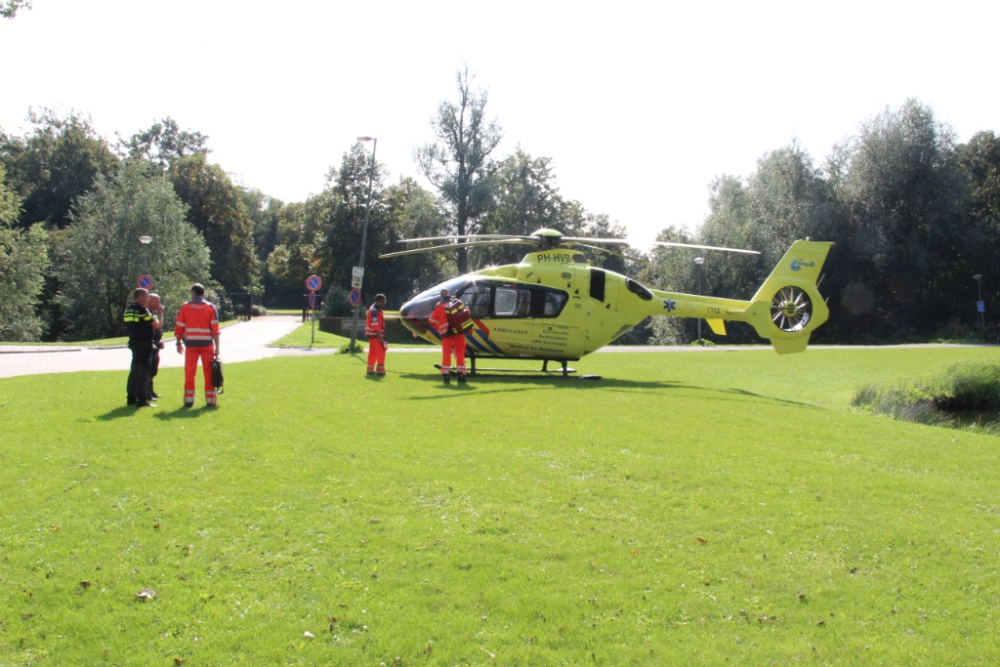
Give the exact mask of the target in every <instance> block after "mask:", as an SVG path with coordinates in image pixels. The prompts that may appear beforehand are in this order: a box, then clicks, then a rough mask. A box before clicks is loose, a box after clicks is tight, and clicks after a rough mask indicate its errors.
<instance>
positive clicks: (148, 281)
mask: <svg viewBox="0 0 1000 667" xmlns="http://www.w3.org/2000/svg"><path fill="white" fill-rule="evenodd" d="M136 282H137V284H138V285H139V287H141V288H142V289H149V288H150V287H152V286H153V279H152V278H150V277H149V276H148V275H146V274H143V275H141V276H139V280H138V281H136Z"/></svg>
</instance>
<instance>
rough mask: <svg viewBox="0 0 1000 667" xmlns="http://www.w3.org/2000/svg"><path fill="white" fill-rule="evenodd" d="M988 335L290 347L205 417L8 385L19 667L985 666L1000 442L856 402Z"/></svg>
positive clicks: (176, 380) (6, 628) (6, 478)
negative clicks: (783, 345) (468, 350)
mask: <svg viewBox="0 0 1000 667" xmlns="http://www.w3.org/2000/svg"><path fill="white" fill-rule="evenodd" d="M171 354H172V352H171ZM991 354H993V352H992V351H990V350H975V349H973V350H970V349H958V350H956V349H942V350H877V351H875V350H810V351H809V352H808V353H806V354H801V355H792V356H789V357H778V356H777V355H775V354H774V353H773V352H754V351H747V352H737V353H732V352H727V353H714V352H698V353H691V352H687V353H685V352H679V353H670V354H648V353H647V354H594V355H589V356H588V357H587V358H586V359H583V360H581V361H580V362H579V364H574V365H576V366H577V367H578V368H580V369H581V372H587V373H599V374H601V375H603V376H604V378H605V379H604V380H602V381H600V382H583V381H576V380H568V381H563V380H561V379H555V378H549V379H540V378H538V379H528V380H522V379H517V378H509V377H494V378H481V379H474V380H472V381H471V382H470V383H469V385H467V386H465V387H457V386H455V385H454V384H452V385H451V386H450V387H445V386H443V385H442V383H441V382H440V380H439V379H438V377H437V373H436V370H435V369H434V368H433V367H432V366H431V363H432V362H433V361H434V360H435V355H434V354H432V353H427V354H406V355H403V354H401V355H398V357H390V359H391V363H392V364H393V365H392V366H391V367H390V374H389V376H388V377H386V378H384V379H381V380H372V379H368V378H366V377H365V375H364V362H363V360H362V359H357V358H353V357H351V356H340V355H329V356H319V357H309V358H280V359H269V360H263V361H259V362H252V363H240V364H232V365H230V366H227V371H226V380H227V390H226V393H225V395H224V396H223V397H221V398H220V408H219V409H217V410H214V411H210V410H206V409H204V408H201V407H196V408H195V409H193V410H184V409H182V408H181V407H180V402H181V396H182V384H183V374H182V371H181V370H180V369H163V370H161V373H160V376H158V378H157V383H156V384H157V389H158V391H160V392H161V393H163V394H164V399H163V400H161V401H160V406H161V407H160V408H159V409H157V410H151V411H140V412H136V411H134V410H129V409H127V408H125V407H124V406H123V405H122V403H123V398H124V397H123V396H122V393H123V392H122V389H123V384H124V376H125V372H124V370H123V371H121V372H113V373H71V374H60V375H56V376H38V377H24V378H12V379H3V380H0V395H3V396H5V397H6V396H17V397H19V399H18V400H16V401H10V400H8V401H4V405H3V406H0V419H2V422H3V424H4V428H3V429H2V430H0V452H2V456H3V462H4V464H3V465H2V466H0V489H3V493H2V494H0V507H2V509H3V521H2V522H0V545H2V546H0V551H2V555H0V572H2V574H3V580H4V583H3V586H0V609H2V610H3V612H4V616H3V620H4V625H3V626H2V640H0V663H3V664H12V665H19V664H33V663H40V664H45V663H46V662H49V663H58V664H66V665H91V664H95V663H97V664H100V663H101V662H103V661H107V664H109V665H110V664H115V663H117V664H118V665H122V666H126V665H159V664H166V665H174V664H176V661H178V660H179V661H181V662H182V663H183V664H184V665H195V664H197V665H202V664H204V665H229V664H240V663H243V664H251V665H271V664H275V665H277V664H309V665H378V664H380V663H382V662H384V663H386V664H387V665H392V664H396V665H404V664H408V665H412V666H421V667H423V666H431V665H503V664H506V665H514V664H521V665H541V664H545V665H585V664H592V665H623V664H626V665H627V664H637V665H687V664H693V663H697V664H698V665H727V664H729V665H736V664H740V665H744V664H745V665H771V664H773V665H790V664H795V663H803V664H832V665H864V664H872V665H909V664H915V663H917V662H918V661H922V662H923V663H925V664H928V665H951V664H963V665H965V664H972V665H991V664H996V663H997V662H998V661H1000V645H998V643H997V641H996V631H997V626H998V622H997V619H996V592H997V590H998V577H997V573H996V569H995V568H994V567H992V565H991V563H992V555H993V554H994V553H996V551H997V549H998V548H1000V536H998V534H997V533H996V532H995V530H996V529H997V517H998V513H997V504H998V503H997V493H996V487H997V482H996V467H995V460H996V453H997V442H996V440H995V439H993V438H987V437H983V436H980V435H977V434H973V433H960V434H957V433H956V432H953V431H944V430H942V429H935V428H927V427H922V426H919V425H914V424H906V423H900V422H895V421H892V420H888V419H871V418H867V417H865V416H863V415H857V414H852V413H851V412H849V411H847V410H845V409H844V407H845V406H846V405H847V402H848V399H849V397H850V391H851V388H852V387H854V386H857V385H858V384H859V383H864V382H872V381H876V380H882V379H883V378H885V379H887V380H888V381H894V380H900V379H903V378H904V377H907V376H908V375H909V374H912V372H913V371H912V369H913V368H914V367H915V366H916V365H919V366H922V367H924V368H927V370H928V372H931V373H933V372H936V370H937V368H938V367H939V366H942V365H948V364H949V363H952V362H954V361H956V360H959V359H972V358H987V357H988V356H989V355H991ZM331 387H336V391H337V392H339V393H342V394H343V395H344V396H350V397H351V400H344V401H339V402H338V404H337V406H336V408H335V409H332V408H331V404H330V397H331V391H330V388H331ZM199 403H201V401H200V400H199ZM248 415H249V417H248ZM456 424H457V425H458V426H457V427H456V426H455V425H456ZM623 424H624V425H627V427H623ZM956 435H958V436H959V441H958V442H953V438H954V437H955V436H956ZM43 501H44V502H43ZM699 538H700V539H699ZM980 549H981V551H980ZM142 588H150V589H152V590H154V591H155V592H156V594H157V595H156V597H155V598H154V599H151V600H146V601H142V600H139V599H137V598H136V597H135V594H136V593H138V592H139V591H140V590H141V589H142ZM821 622H822V624H820V623H821ZM307 631H308V632H310V633H311V634H313V635H315V637H314V638H307V637H305V636H304V632H307ZM195 638H197V641H195ZM105 650H106V651H107V653H105ZM484 651H485V652H484ZM487 653H489V654H492V655H495V656H496V658H495V659H493V658H490V656H489V655H488V654H487ZM35 656H40V657H41V660H35ZM397 657H398V658H399V659H398V660H396V658H397Z"/></svg>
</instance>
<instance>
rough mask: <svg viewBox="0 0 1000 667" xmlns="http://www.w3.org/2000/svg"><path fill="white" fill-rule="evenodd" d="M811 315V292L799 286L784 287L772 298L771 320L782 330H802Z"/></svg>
mask: <svg viewBox="0 0 1000 667" xmlns="http://www.w3.org/2000/svg"><path fill="white" fill-rule="evenodd" d="M811 317H812V301H811V300H810V299H809V294H808V293H807V292H806V291H805V290H803V289H801V288H799V287H794V286H792V285H789V286H787V287H782V288H781V289H780V290H778V293H777V294H775V295H774V299H772V300H771V321H772V322H774V326H776V327H778V328H779V329H781V330H782V331H785V332H788V333H794V332H796V331H801V330H802V329H804V328H805V327H806V325H808V324H809V319H810V318H811Z"/></svg>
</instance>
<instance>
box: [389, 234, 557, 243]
mask: <svg viewBox="0 0 1000 667" xmlns="http://www.w3.org/2000/svg"><path fill="white" fill-rule="evenodd" d="M459 239H492V240H505V239H517V240H520V241H533V242H538V241H539V238H538V237H537V236H519V235H517V234H452V235H449V236H423V237H420V238H415V239H399V240H397V241H396V243H419V242H421V241H456V240H459Z"/></svg>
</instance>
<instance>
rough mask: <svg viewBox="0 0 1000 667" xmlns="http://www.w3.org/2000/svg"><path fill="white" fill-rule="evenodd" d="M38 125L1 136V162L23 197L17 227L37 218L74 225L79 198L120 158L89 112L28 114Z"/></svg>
mask: <svg viewBox="0 0 1000 667" xmlns="http://www.w3.org/2000/svg"><path fill="white" fill-rule="evenodd" d="M28 120H29V121H30V122H31V123H32V124H33V125H34V126H35V129H34V131H33V132H32V133H31V134H29V135H27V136H25V137H21V138H18V137H7V136H2V135H0V162H2V163H3V164H4V166H5V167H6V168H7V177H8V182H9V183H10V185H11V187H13V188H14V190H15V192H16V193H17V194H18V196H19V197H20V198H21V209H22V210H21V214H20V215H19V216H18V222H17V226H19V227H21V228H23V229H27V228H28V227H30V226H31V225H33V224H35V223H36V222H42V223H45V225H46V226H47V227H48V228H49V229H56V228H58V229H62V228H63V227H65V226H66V225H68V224H69V221H70V210H71V208H72V206H73V204H74V203H75V201H76V199H77V198H78V197H80V196H81V195H83V194H84V193H85V192H87V191H89V190H90V189H91V188H92V187H93V184H94V181H95V179H96V178H97V177H98V176H110V175H112V174H113V173H114V171H115V169H116V168H117V166H118V158H117V157H115V155H114V153H112V152H111V149H110V148H109V147H108V144H107V142H106V141H105V140H104V139H103V138H102V137H101V136H99V135H98V134H97V132H96V131H95V130H94V128H93V126H92V125H91V121H90V118H89V117H85V116H83V115H81V114H77V113H71V114H69V115H67V116H66V117H65V118H60V117H59V116H57V115H56V114H55V113H54V112H53V111H50V110H47V109H46V110H42V111H41V112H40V113H36V112H34V111H32V112H30V113H29V114H28Z"/></svg>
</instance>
